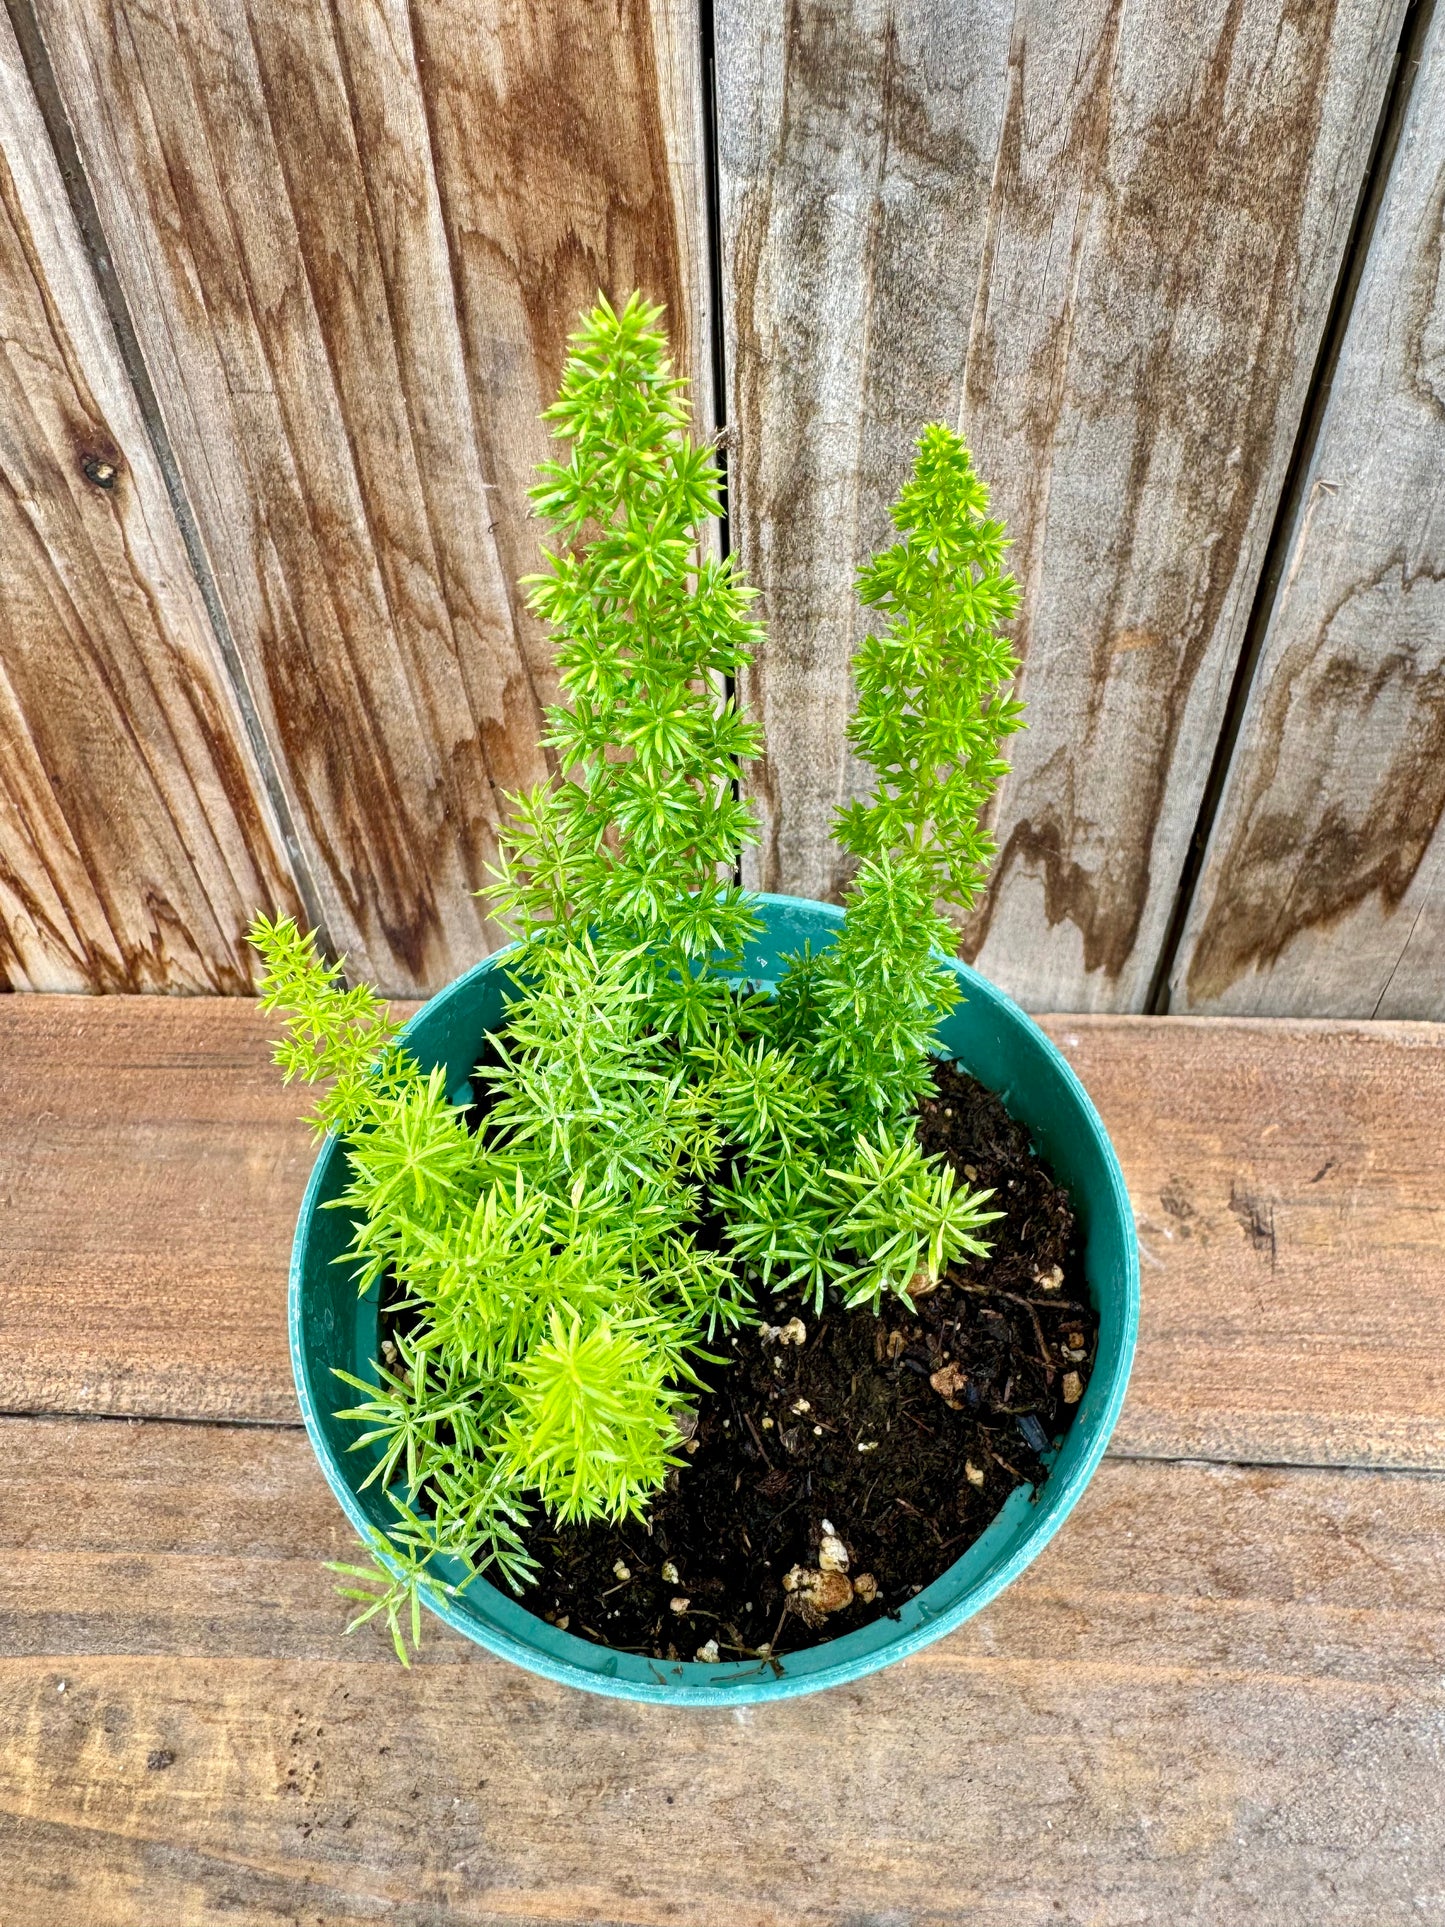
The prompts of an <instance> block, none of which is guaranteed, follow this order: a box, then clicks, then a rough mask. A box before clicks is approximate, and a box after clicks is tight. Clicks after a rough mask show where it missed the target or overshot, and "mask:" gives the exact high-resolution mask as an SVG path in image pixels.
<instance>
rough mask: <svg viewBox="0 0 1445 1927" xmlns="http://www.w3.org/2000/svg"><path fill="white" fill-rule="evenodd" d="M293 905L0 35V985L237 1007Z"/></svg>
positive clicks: (40, 132)
mask: <svg viewBox="0 0 1445 1927" xmlns="http://www.w3.org/2000/svg"><path fill="white" fill-rule="evenodd" d="M295 904H296V895H295V891H294V888H293V885H292V882H291V877H290V871H289V867H288V865H287V863H286V860H285V857H284V855H283V853H282V842H281V837H280V834H279V832H278V829H277V825H276V822H275V817H274V814H273V812H272V810H271V807H270V804H269V802H268V800H267V797H266V791H265V785H264V781H263V778H262V776H261V773H260V771H259V770H258V768H257V765H256V761H255V758H254V757H253V755H252V752H251V748H250V745H249V744H248V741H247V737H246V731H245V727H244V724H243V722H242V718H241V714H240V711H239V709H238V707H237V704H236V700H235V696H234V693H233V691H232V688H231V685H230V683H229V682H228V679H227V676H226V672H225V668H224V665H223V663H222V661H221V657H220V652H219V650H218V647H217V644H216V641H215V637H214V635H213V633H212V631H211V627H210V624H209V622H208V621H207V618H206V613H205V609H204V607H203V606H202V603H201V598H200V595H199V592H198V590H197V588H196V585H195V581H194V579H193V577H192V574H191V569H190V565H189V562H188V561H187V558H186V552H185V547H184V544H183V542H182V540H181V535H180V531H179V529H178V527H177V525H176V521H175V516H174V514H173V511H172V508H171V504H170V501H169V498H168V497H167V495H166V491H165V486H164V483H163V481H162V478H161V475H160V472H159V470H158V468H157V466H156V462H155V459H154V456H153V454H152V452H151V446H150V442H149V439H148V437H147V434H146V430H145V426H144V423H143V422H142V419H141V416H140V413H139V410H138V408H137V406H136V402H135V398H134V395H133V393H132V391H131V388H130V385H129V382H128V381H127V378H126V375H125V371H124V368H123V367H122V364H121V359H120V354H119V351H118V349H117V347H116V343H115V338H114V336H113V334H112V332H111V329H110V323H109V321H108V319H107V317H106V315H105V313H104V310H103V309H102V307H101V303H100V299H99V296H98V293H97V290H96V287H95V284H94V281H93V278H92V276H91V272H90V268H89V265H88V262H87V260H86V257H85V252H84V249H83V247H82V244H81V240H80V236H79V234H78V233H77V231H76V228H75V225H74V222H73V220H72V218H71V214H70V207H69V203H68V202H67V200H66V198H65V191H64V188H63V186H62V184H61V179H60V172H59V169H58V167H57V165H56V162H55V157H54V155H53V153H52V152H51V148H50V144H49V142H48V140H47V139H46V135H45V130H44V126H43V124H42V122H41V117H40V114H39V111H38V108H37V106H36V103H35V97H34V95H33V93H32V92H31V88H30V82H29V79H28V77H27V75H26V72H25V69H24V67H23V65H22V64H21V60H20V55H19V50H18V48H17V47H16V44H15V37H14V34H13V32H12V29H11V26H10V20H9V16H8V14H6V15H0V985H4V986H8V987H10V988H19V989H38V990H148V989H174V990H231V991H235V990H239V989H243V988H245V987H247V986H249V984H250V980H251V978H250V970H249V967H248V965H247V961H246V957H245V954H244V953H245V946H244V942H243V937H244V932H245V929H246V925H247V923H248V922H249V921H250V918H251V916H252V914H253V913H254V912H255V911H256V910H257V909H258V908H263V907H264V908H268V909H275V908H277V907H278V906H279V907H283V908H286V909H292V908H294V907H295Z"/></svg>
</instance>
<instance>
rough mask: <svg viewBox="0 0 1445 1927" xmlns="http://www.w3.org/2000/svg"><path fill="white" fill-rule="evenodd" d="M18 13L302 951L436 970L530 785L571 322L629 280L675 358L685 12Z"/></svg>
mask: <svg viewBox="0 0 1445 1927" xmlns="http://www.w3.org/2000/svg"><path fill="white" fill-rule="evenodd" d="M37 13H38V16H39V18H40V22H41V26H42V29H43V32H44V36H45V39H46V42H47V45H48V47H49V50H50V55H51V58H52V61H53V63H54V67H55V71H56V76H57V81H58V85H59V87H60V90H61V93H62V95H63V98H64V101H65V104H66V107H67V110H68V112H69V115H70V119H71V121H72V123H73V125H74V127H75V131H76V136H77V139H78V141H79V144H80V148H81V151H82V155H83V158H84V161H85V165H86V170H87V174H88V176H89V178H90V181H91V183H92V186H93V189H94V192H95V196H96V200H97V203H98V206H99V209H100V214H101V218H102V221H103V224H104V226H105V229H106V233H107V236H108V239H109V242H110V246H111V249H112V252H113V255H114V259H115V264H116V269H117V273H118V275H119V278H120V281H121V284H122V286H123V288H124V290H125V294H126V297H127V300H128V302H129V304H130V306H131V308H132V310H133V313H134V317H135V324H136V329H137V333H138V336H139V339H140V342H141V346H142V348H143V350H144V353H145V356H146V359H147V363H148V365H149V367H150V368H151V370H152V373H153V377H154V380H155V385H156V389H157V392H158V394H159V397H160V402H161V406H162V409H163V412H164V414H165V417H166V420H167V424H168V427H169V431H170V434H171V437H172V440H173V442H174V444H175V448H176V453H177V459H178V462H179V465H180V468H181V471H182V474H183V476H184V479H185V484H186V487H187V489H188V491H189V493H190V496H191V498H192V501H193V504H194V509H195V514H196V518H197V521H198V523H199V525H200V528H201V532H202V534H203V536H204V538H205V541H206V544H207V546H208V549H209V552H210V556H211V560H212V563H213V565H214V569H215V575H216V581H217V584H218V588H219V592H220V595H221V597H222V600H223V602H224V605H225V608H226V611H227V614H228V617H229V620H230V623H231V626H232V628H233V630H234V632H235V636H236V641H237V646H238V648H239V650H240V652H241V654H242V657H243V659H244V661H245V663H246V666H247V670H248V673H249V674H250V676H251V678H252V680H253V682H254V685H255V690H256V700H257V704H258V708H259V710H260V713H261V717H262V720H263V723H264V727H265V730H266V733H267V737H268V739H269V741H270V743H271V746H272V749H273V752H274V754H275V757H276V761H277V763H278V766H279V768H280V771H281V776H282V779H283V781H284V782H285V784H286V786H287V792H288V795H289V797H290V800H291V806H292V809H293V812H294V814H295V817H296V820H297V823H298V828H299V833H300V836H301V838H302V841H303V843H304V846H305V849H306V852H307V855H308V859H309V861H310V864H311V866H312V869H313V873H314V881H315V884H316V888H317V893H318V896H319V898H320V900H321V902H322V905H323V908H324V910H325V913H326V916H327V918H328V922H329V925H330V929H331V934H332V937H333V938H334V940H335V941H336V943H337V945H338V946H339V947H340V948H342V949H344V950H345V951H346V952H347V953H348V955H349V957H350V959H351V962H352V965H353V967H354V969H355V970H356V971H357V972H358V973H365V974H367V975H369V976H370V977H371V978H373V979H374V980H375V981H377V982H379V983H380V984H381V985H382V986H383V987H385V988H387V989H389V990H392V991H399V992H403V993H404V992H406V991H409V990H416V989H434V988H437V987H439V986H440V984H442V983H443V982H445V981H446V980H447V979H448V978H450V977H451V976H453V975H455V974H456V973H457V972H458V971H459V970H461V969H462V968H464V967H465V966H466V965H468V964H470V963H472V962H474V961H475V960H476V958H477V957H478V956H480V955H481V954H482V953H483V952H484V951H485V950H486V949H487V948H488V947H489V946H490V944H491V943H492V942H494V941H495V939H496V935H497V933H496V931H495V929H494V928H492V927H491V926H489V925H488V924H487V923H486V921H485V919H484V918H483V915H482V912H481V908H480V906H479V905H478V904H477V903H476V902H474V901H473V899H472V898H471V897H470V895H469V894H468V893H469V892H470V891H473V890H475V888H476V887H477V885H478V884H479V883H481V882H482V881H483V880H484V878H485V869H486V864H487V862H488V861H489V859H490V858H491V857H492V856H493V854H494V842H493V836H494V831H495V828H496V824H497V820H498V810H499V801H498V791H500V790H502V789H505V788H509V787H516V786H518V785H521V784H524V783H527V782H530V781H533V780H536V779H537V778H539V777H540V776H542V775H543V774H544V773H545V767H546V765H545V759H544V757H543V754H542V752H541V749H540V747H539V743H538V733H539V728H540V720H539V702H540V700H542V699H544V698H545V697H546V695H547V693H548V690H547V684H548V680H549V676H550V670H549V668H548V665H547V659H546V654H545V649H544V648H543V646H542V643H541V641H540V638H539V637H538V635H537V633H536V631H535V627H534V626H532V625H531V624H530V622H529V619H527V618H525V617H524V616H523V614H522V612H521V610H520V608H519V604H518V596H517V591H516V589H515V586H514V582H513V577H514V576H515V575H516V574H517V573H518V571H519V570H520V569H521V568H523V567H529V566H533V565H534V562H535V542H534V533H535V532H534V530H533V529H532V528H530V527H529V526H528V525H527V523H526V503H525V500H524V496H523V489H524V487H525V485H526V483H527V482H528V481H529V480H530V479H531V466H532V463H533V461H534V460H535V458H536V456H537V455H538V454H539V453H542V452H543V451H544V449H545V447H546V441H545V437H544V435H543V432H542V431H541V430H540V429H539V427H538V424H537V422H536V419H535V418H536V414H537V410H538V409H539V407H540V406H542V405H543V403H545V402H546V401H548V400H550V399H551V396H552V393H553V392H554V390H555V385H556V381H557V377H558V374H559V372H560V365H561V359H562V354H563V343H564V337H565V333H566V331H567V329H568V328H569V327H570V326H571V325H572V322H573V319H574V317H575V315H576V313H577V311H578V310H579V309H580V308H581V307H582V305H583V304H584V303H587V302H590V301H591V300H592V299H593V298H594V297H595V295H596V292H597V290H598V288H599V286H600V287H602V288H604V289H605V290H606V291H607V292H609V293H611V294H612V295H614V296H617V295H619V294H626V293H627V292H628V291H629V290H630V289H631V287H632V286H633V285H634V284H635V283H640V284H641V285H643V286H644V287H645V288H646V289H647V290H648V291H649V292H650V293H653V294H655V295H657V296H660V297H664V298H666V299H667V301H668V302H669V305H670V308H671V310H672V317H673V322H674V326H675V328H676V329H677V332H678V339H679V347H680V351H681V359H682V362H683V365H684V366H685V367H691V366H693V365H694V364H705V350H704V343H705V339H706V329H705V326H704V322H703V317H702V313H701V294H700V289H701V286H702V281H703V273H702V259H703V250H702V245H701V237H700V225H701V218H702V217H701V207H702V188H701V176H702V165H701V155H700V151H699V147H698V138H699V136H698V129H699V125H700V112H701V107H700V100H701V96H700V90H699V86H698V81H697V73H696V65H697V48H696V44H695V43H696V32H695V15H694V11H693V6H692V0H656V4H655V7H654V8H652V9H651V10H649V6H648V4H647V0H617V4H616V5H615V6H613V7H608V8H606V9H598V8H594V7H590V6H588V5H586V4H583V3H582V0H549V4H547V5H544V6H540V7H539V6H534V5H532V4H531V0H527V3H526V4H523V0H507V3H506V4H503V5H499V6H496V7H491V8H488V9H484V10H479V9H477V8H475V7H473V6H470V5H467V4H463V0H416V4H414V5H406V4H403V3H402V0H386V3H385V4H380V5H377V6H371V7H349V8H347V7H343V8H339V9H334V8H331V7H329V6H327V5H325V4H323V0H300V3H299V4H298V0H249V4H248V3H247V0H136V3H135V4H131V3H130V0H127V4H125V5H120V4H116V0H102V4H99V5H92V4H89V0H39V4H38V6H37ZM709 412H710V402H708V401H707V400H706V398H705V406H704V415H705V417H706V415H707V414H708V413H709Z"/></svg>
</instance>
